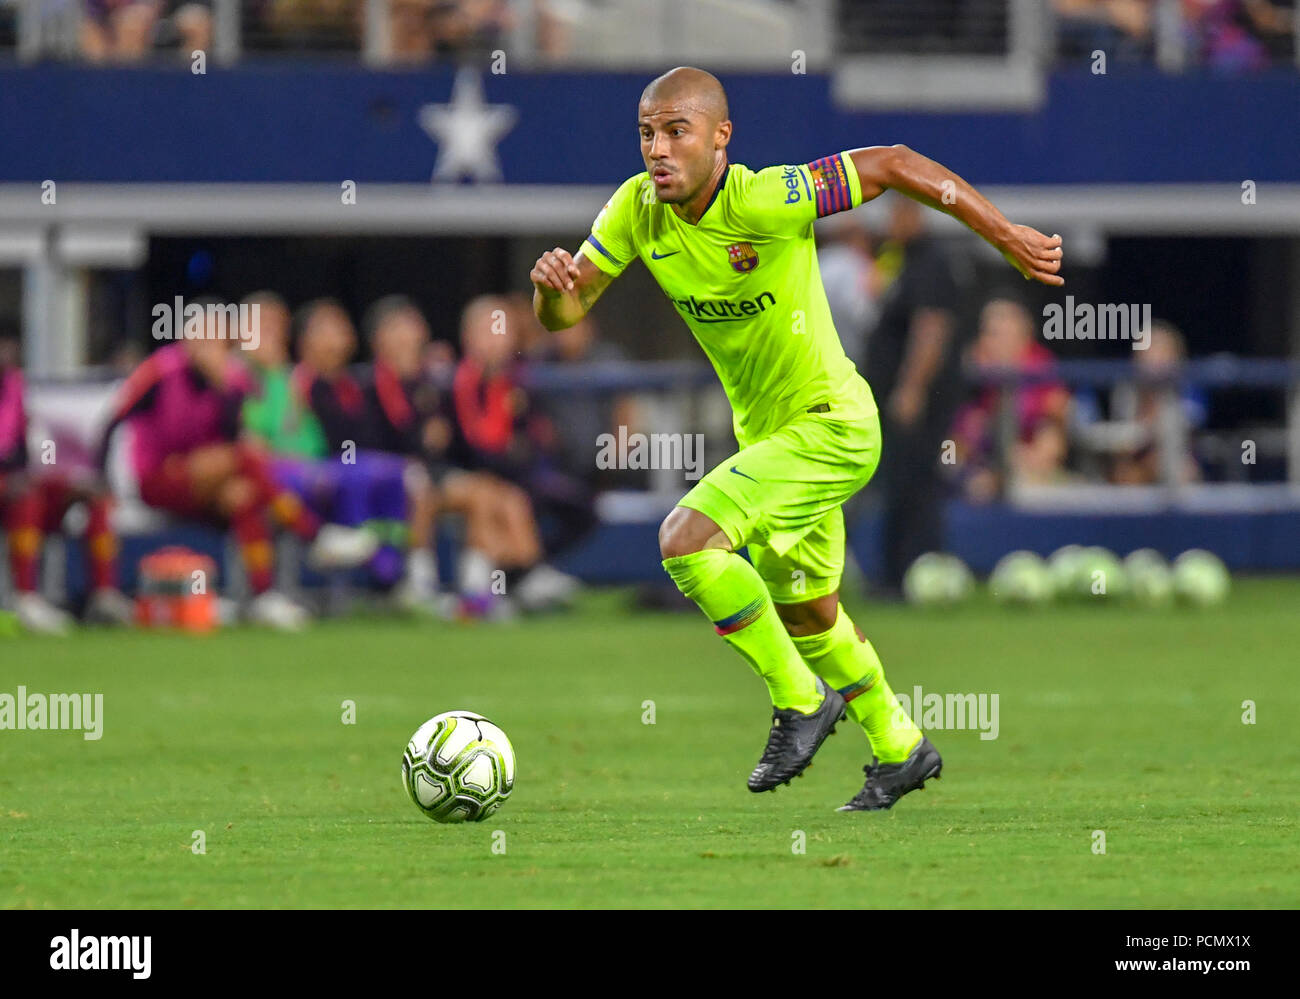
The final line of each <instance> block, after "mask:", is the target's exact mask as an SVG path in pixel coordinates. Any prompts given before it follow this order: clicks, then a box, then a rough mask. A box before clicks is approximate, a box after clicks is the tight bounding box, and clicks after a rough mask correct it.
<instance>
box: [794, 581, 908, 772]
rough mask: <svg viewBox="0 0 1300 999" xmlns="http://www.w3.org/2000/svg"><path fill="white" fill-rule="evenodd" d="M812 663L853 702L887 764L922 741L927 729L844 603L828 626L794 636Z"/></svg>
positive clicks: (852, 712)
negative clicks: (911, 713) (898, 693)
mask: <svg viewBox="0 0 1300 999" xmlns="http://www.w3.org/2000/svg"><path fill="white" fill-rule="evenodd" d="M793 643H794V647H795V648H796V649H798V650H799V654H800V655H801V656H803V659H804V662H806V663H807V664H808V668H809V669H811V670H812V671H813V672H814V673H816V674H817V675H818V676H820V677H821V678H822V679H823V680H825V681H826V682H827V684H829V685H830V686H832V687H834V688H835V689H836V690H838V691H839V692H840V693H841V694H843V695H844V699H845V700H846V701H847V702H848V713H849V717H850V718H852V719H853V720H854V721H856V722H857V723H858V724H859V725H861V726H862V727H863V729H864V730H865V731H866V733H867V739H868V740H869V741H870V742H871V751H872V752H873V753H874V754H875V756H876V758H877V759H879V760H880V762H881V763H901V762H902V761H903V760H905V759H907V754H908V753H910V752H911V751H912V750H913V749H915V748H916V744H917V743H918V742H920V741H921V730H920V729H919V728H917V727H916V723H915V722H913V721H912V719H911V718H909V717H908V716H907V713H906V712H905V711H903V709H902V707H901V705H899V703H898V698H896V697H895V696H894V692H893V691H892V690H891V689H890V688H889V683H888V681H886V680H885V668H884V666H882V665H881V664H880V657H879V656H878V655H876V650H875V649H874V648H872V646H871V643H870V642H868V641H867V639H866V637H865V636H861V635H860V634H859V632H858V630H857V628H855V627H854V625H853V621H852V620H851V619H850V618H849V615H848V613H847V612H846V611H845V610H844V608H843V607H842V606H837V608H836V617H835V623H834V624H833V625H832V626H831V627H830V629H829V630H828V631H823V632H820V633H819V634H816V635H802V636H800V637H798V638H794V639H793Z"/></svg>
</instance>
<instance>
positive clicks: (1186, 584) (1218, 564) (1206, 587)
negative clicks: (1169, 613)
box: [1174, 548, 1232, 607]
mask: <svg viewBox="0 0 1300 999" xmlns="http://www.w3.org/2000/svg"><path fill="white" fill-rule="evenodd" d="M1231 588H1232V577H1231V575H1229V573H1228V567H1227V566H1226V565H1224V564H1223V560H1222V559H1220V558H1219V556H1217V555H1215V554H1214V553H1213V552H1207V551H1206V550H1205V549H1203V548H1192V549H1189V550H1188V551H1185V552H1183V553H1182V554H1181V555H1179V556H1178V558H1176V559H1174V592H1175V593H1177V594H1178V597H1179V599H1181V600H1185V601H1186V602H1187V603H1189V604H1192V605H1193V606H1196V607H1210V606H1213V605H1214V604H1220V603H1222V602H1223V601H1224V600H1225V599H1227V596H1228V591H1229V590H1230V589H1231Z"/></svg>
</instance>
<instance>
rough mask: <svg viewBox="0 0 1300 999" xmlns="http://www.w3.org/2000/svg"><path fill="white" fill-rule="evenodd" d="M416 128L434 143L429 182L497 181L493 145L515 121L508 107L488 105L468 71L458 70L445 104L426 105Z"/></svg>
mask: <svg viewBox="0 0 1300 999" xmlns="http://www.w3.org/2000/svg"><path fill="white" fill-rule="evenodd" d="M418 118H419V122H420V127H421V128H422V129H424V130H425V132H427V133H428V135H429V138H431V139H433V141H434V142H436V143H438V159H437V162H436V163H435V164H434V167H433V177H432V179H433V180H434V181H435V182H436V181H455V180H460V179H461V178H462V177H468V178H469V179H470V180H474V181H499V180H501V179H502V178H501V162H500V160H498V159H497V148H496V147H497V143H498V142H500V141H501V138H502V136H504V135H505V134H506V133H507V132H509V131H510V129H512V128H514V126H515V122H516V121H517V120H518V119H519V112H518V111H516V110H515V109H514V107H512V106H511V105H509V104H488V103H487V101H486V100H484V97H483V81H482V80H481V79H480V77H479V74H478V73H476V72H475V71H474V70H472V69H460V70H458V71H457V73H456V79H455V82H453V83H452V87H451V99H450V100H449V101H448V102H447V103H446V104H426V105H424V106H423V107H422V108H420V110H419V112H418Z"/></svg>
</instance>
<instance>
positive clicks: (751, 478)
mask: <svg viewBox="0 0 1300 999" xmlns="http://www.w3.org/2000/svg"><path fill="white" fill-rule="evenodd" d="M731 471H733V472H735V473H736V474H737V475H744V476H745V478H747V479H748V480H749V481H750V482H757V481H758V479H756V478H754V477H753V476H752V475H745V473H744V472H742V471H741V470H740V469H739V468H737V467H736V466H735V465H732V466H731Z"/></svg>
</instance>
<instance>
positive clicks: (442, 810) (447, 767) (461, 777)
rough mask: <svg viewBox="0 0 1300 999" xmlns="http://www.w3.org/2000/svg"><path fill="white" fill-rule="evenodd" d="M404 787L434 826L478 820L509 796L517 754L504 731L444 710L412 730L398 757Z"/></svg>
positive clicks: (479, 719)
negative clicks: (432, 821)
mask: <svg viewBox="0 0 1300 999" xmlns="http://www.w3.org/2000/svg"><path fill="white" fill-rule="evenodd" d="M402 784H403V786H404V787H405V788H406V793H407V795H409V796H410V799H411V801H413V802H414V803H415V807H416V808H418V809H419V810H420V811H421V812H423V813H424V814H425V815H427V816H428V817H429V818H431V819H433V820H434V821H435V822H481V821H482V820H483V819H486V818H487V817H488V816H489V815H491V814H492V813H493V812H495V811H496V810H497V809H498V808H500V807H501V806H502V804H504V803H505V800H506V799H507V798H508V797H510V792H511V790H513V788H514V786H515V751H514V749H513V748H511V746H510V740H509V739H507V738H506V734H505V732H503V731H501V729H500V728H498V727H497V726H496V725H494V724H492V722H490V721H488V720H487V719H486V718H484V717H483V716H482V715H476V714H474V712H472V711H447V712H445V713H443V714H440V715H436V716H434V717H433V718H430V719H429V720H428V721H427V722H425V723H424V724H423V725H421V726H420V727H419V728H418V729H416V732H415V735H413V736H411V741H410V742H409V743H407V745H406V752H405V753H403V754H402Z"/></svg>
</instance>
